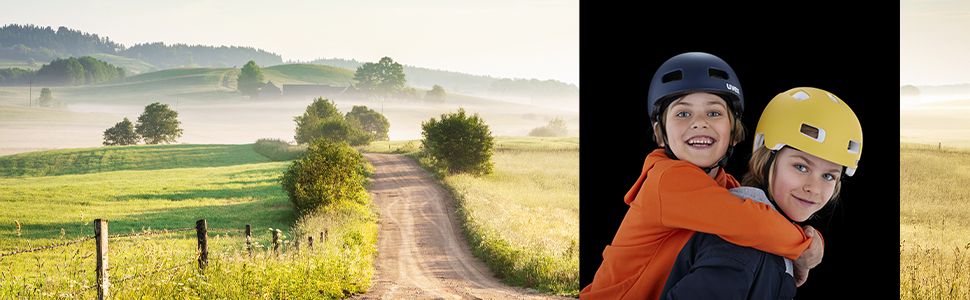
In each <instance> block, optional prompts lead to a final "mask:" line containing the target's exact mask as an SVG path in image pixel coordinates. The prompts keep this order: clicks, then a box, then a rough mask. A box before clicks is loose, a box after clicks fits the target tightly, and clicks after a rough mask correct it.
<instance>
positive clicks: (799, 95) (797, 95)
mask: <svg viewBox="0 0 970 300" xmlns="http://www.w3.org/2000/svg"><path fill="white" fill-rule="evenodd" d="M791 96H792V97H794V98H795V99H798V101H802V100H805V99H808V98H809V97H810V96H809V95H808V93H806V92H805V91H798V92H797V93H794V94H792V95H791Z"/></svg>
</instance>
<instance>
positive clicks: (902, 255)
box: [873, 143, 970, 299]
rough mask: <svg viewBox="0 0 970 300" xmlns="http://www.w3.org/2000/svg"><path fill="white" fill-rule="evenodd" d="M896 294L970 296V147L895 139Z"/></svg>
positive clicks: (939, 296) (927, 297)
mask: <svg viewBox="0 0 970 300" xmlns="http://www.w3.org/2000/svg"><path fill="white" fill-rule="evenodd" d="M873 205H879V204H878V203H873ZM899 298H900V299H967V298H970V149H963V148H947V147H940V146H938V145H921V144H910V143H900V144H899Z"/></svg>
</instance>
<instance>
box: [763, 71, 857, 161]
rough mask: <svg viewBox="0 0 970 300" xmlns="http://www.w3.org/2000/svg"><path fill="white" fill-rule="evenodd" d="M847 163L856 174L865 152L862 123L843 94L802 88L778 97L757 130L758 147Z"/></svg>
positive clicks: (767, 110) (773, 100) (765, 112)
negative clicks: (791, 148)
mask: <svg viewBox="0 0 970 300" xmlns="http://www.w3.org/2000/svg"><path fill="white" fill-rule="evenodd" d="M786 145H787V146H790V147H793V148H796V149H798V150H801V151H804V152H805V153H809V154H812V155H815V156H817V157H819V158H822V159H825V160H828V161H831V162H834V163H837V164H840V165H843V166H845V167H846V170H845V174H846V175H848V176H852V174H854V173H855V170H856V168H858V164H859V157H860V155H861V153H862V126H861V125H860V124H859V118H857V117H856V115H855V113H853V112H852V109H850V108H849V106H848V105H846V104H845V102H842V100H841V99H839V97H836V96H835V95H833V94H832V93H829V92H826V91H824V90H821V89H817V88H811V87H798V88H793V89H790V90H787V91H785V92H783V93H781V94H778V95H777V96H775V98H773V99H771V102H769V103H768V106H767V107H765V111H764V112H763V113H762V114H761V120H759V121H758V128H757V129H756V130H755V139H754V148H753V149H758V147H761V146H765V147H768V148H769V149H771V150H779V149H781V148H782V147H784V146H786Z"/></svg>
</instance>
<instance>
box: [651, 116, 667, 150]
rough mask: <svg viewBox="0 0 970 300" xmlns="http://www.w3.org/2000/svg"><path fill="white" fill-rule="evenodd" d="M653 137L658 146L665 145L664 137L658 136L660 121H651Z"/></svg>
mask: <svg viewBox="0 0 970 300" xmlns="http://www.w3.org/2000/svg"><path fill="white" fill-rule="evenodd" d="M653 139H654V140H655V141H657V144H659V145H660V147H666V145H664V139H663V138H662V137H661V136H660V122H653Z"/></svg>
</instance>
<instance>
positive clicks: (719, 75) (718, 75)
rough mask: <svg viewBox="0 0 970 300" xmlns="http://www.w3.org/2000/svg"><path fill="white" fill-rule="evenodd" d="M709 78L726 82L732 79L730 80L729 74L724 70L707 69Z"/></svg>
mask: <svg viewBox="0 0 970 300" xmlns="http://www.w3.org/2000/svg"><path fill="white" fill-rule="evenodd" d="M707 76H710V77H711V78H714V79H724V80H728V79H730V78H728V73H727V72H724V71H723V70H718V69H715V68H710V69H707Z"/></svg>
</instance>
